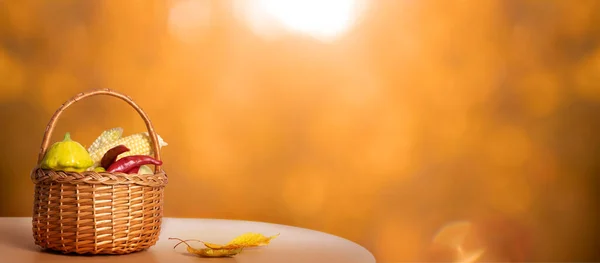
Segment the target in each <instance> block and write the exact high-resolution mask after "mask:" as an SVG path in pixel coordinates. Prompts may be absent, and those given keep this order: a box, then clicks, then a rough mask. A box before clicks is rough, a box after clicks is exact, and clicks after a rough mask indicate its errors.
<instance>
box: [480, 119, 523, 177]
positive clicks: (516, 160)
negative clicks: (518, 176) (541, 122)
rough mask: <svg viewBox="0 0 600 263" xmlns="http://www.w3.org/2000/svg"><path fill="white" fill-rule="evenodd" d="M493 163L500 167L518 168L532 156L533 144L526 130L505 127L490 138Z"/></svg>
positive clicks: (490, 153)
mask: <svg viewBox="0 0 600 263" xmlns="http://www.w3.org/2000/svg"><path fill="white" fill-rule="evenodd" d="M488 143H489V148H488V154H489V155H490V158H491V161H492V162H493V163H494V164H496V165H500V166H507V167H518V166H521V165H523V163H524V162H525V161H526V160H527V159H528V158H529V156H530V155H531V142H530V140H529V137H528V136H527V134H526V133H525V130H523V129H522V128H519V127H512V126H503V127H500V128H498V129H497V130H496V131H495V132H494V133H493V134H492V135H491V136H489V138H488Z"/></svg>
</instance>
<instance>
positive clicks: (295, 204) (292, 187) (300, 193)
mask: <svg viewBox="0 0 600 263" xmlns="http://www.w3.org/2000/svg"><path fill="white" fill-rule="evenodd" d="M324 178H326V177H325V176H318V175H315V174H306V173H304V174H302V173H299V174H294V175H291V176H288V177H286V178H285V182H284V183H283V188H282V189H281V193H282V196H283V201H284V202H285V204H286V205H287V207H288V209H289V210H290V211H291V212H292V213H295V214H300V215H313V214H316V213H318V212H319V211H321V209H322V207H323V203H324V201H325V187H326V185H325V184H326V182H325V179H324Z"/></svg>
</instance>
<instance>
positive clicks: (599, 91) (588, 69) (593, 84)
mask: <svg viewBox="0 0 600 263" xmlns="http://www.w3.org/2000/svg"><path fill="white" fill-rule="evenodd" d="M578 67H579V68H578V69H577V72H576V76H575V81H576V83H577V85H575V90H576V92H577V93H579V95H580V96H582V97H584V98H586V99H591V100H595V101H600V86H598V83H600V74H598V73H599V72H600V49H598V50H597V51H596V52H595V54H593V55H591V56H589V58H588V59H586V60H585V61H583V62H582V63H581V65H580V66H578Z"/></svg>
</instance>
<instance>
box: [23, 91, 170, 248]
mask: <svg viewBox="0 0 600 263" xmlns="http://www.w3.org/2000/svg"><path fill="white" fill-rule="evenodd" d="M95 95H109V96H113V97H117V98H119V99H122V100H124V101H125V102H127V103H128V104H129V105H131V106H132V107H133V108H134V109H135V110H136V111H137V112H138V113H139V115H140V116H141V117H142V118H143V119H144V122H145V123H146V128H147V129H148V133H149V135H150V138H151V140H152V143H153V148H154V157H155V159H157V160H160V147H159V145H158V143H157V142H158V140H157V136H156V133H155V132H154V128H153V126H152V123H151V122H150V119H148V116H147V115H146V114H145V113H144V111H143V110H142V109H141V108H140V107H139V106H138V105H137V104H135V103H134V102H133V100H132V99H131V98H130V97H128V96H126V95H123V94H120V93H118V92H115V91H112V90H109V89H99V90H92V91H89V92H84V93H80V94H77V95H76V96H75V97H73V98H71V99H70V100H68V101H67V102H65V103H64V104H63V105H62V106H61V107H60V108H59V109H58V110H57V111H56V112H55V113H54V115H53V116H52V118H51V119H50V123H49V124H48V126H47V127H46V132H45V134H44V138H43V141H42V146H41V149H40V153H39V156H38V164H39V163H40V162H41V160H42V158H43V157H44V154H45V152H46V150H47V149H48V145H49V141H50V137H51V135H52V131H53V129H54V126H55V123H56V121H57V120H58V118H59V116H60V114H61V113H62V112H63V111H64V110H65V109H66V108H67V107H69V106H70V105H72V104H73V103H75V102H77V101H79V100H81V99H84V98H87V97H91V96H95ZM31 180H32V181H33V183H34V184H35V194H34V202H33V218H32V219H33V220H32V224H33V237H34V239H35V244H36V245H39V246H41V247H42V248H44V249H49V250H55V251H60V252H63V253H78V254H127V253H131V252H136V251H140V250H144V249H147V248H149V247H151V246H153V245H154V244H156V241H157V240H158V237H159V234H160V230H161V223H162V215H163V196H164V193H163V192H164V187H165V185H166V184H167V175H166V174H165V172H164V171H162V169H161V167H160V166H155V170H154V174H146V175H138V174H125V173H109V172H94V171H85V172H80V173H78V172H63V171H52V170H43V169H40V168H39V165H38V166H37V167H36V168H34V169H33V171H32V172H31Z"/></svg>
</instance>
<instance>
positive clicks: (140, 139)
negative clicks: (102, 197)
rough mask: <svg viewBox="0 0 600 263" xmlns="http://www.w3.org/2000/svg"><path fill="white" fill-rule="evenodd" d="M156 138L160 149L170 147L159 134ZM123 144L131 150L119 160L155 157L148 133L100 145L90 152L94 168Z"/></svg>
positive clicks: (120, 156)
mask: <svg viewBox="0 0 600 263" xmlns="http://www.w3.org/2000/svg"><path fill="white" fill-rule="evenodd" d="M156 136H157V138H158V146H159V147H160V148H162V147H163V146H167V145H168V144H167V143H166V142H165V141H164V140H163V139H162V138H161V137H160V135H158V134H157V135H156ZM121 144H122V145H125V146H126V147H127V148H129V151H128V152H125V153H122V154H120V155H119V159H120V158H123V157H125V156H130V155H154V151H153V150H152V139H150V135H148V132H142V133H137V134H133V135H129V136H127V137H123V138H120V139H117V140H114V141H110V142H108V143H103V144H100V145H99V146H98V147H97V148H96V149H93V150H94V151H91V152H90V157H92V160H93V161H94V166H95V167H97V166H99V165H100V161H101V160H102V157H103V156H104V154H105V153H106V152H107V151H108V150H110V149H112V148H113V147H115V146H117V145H121Z"/></svg>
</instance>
